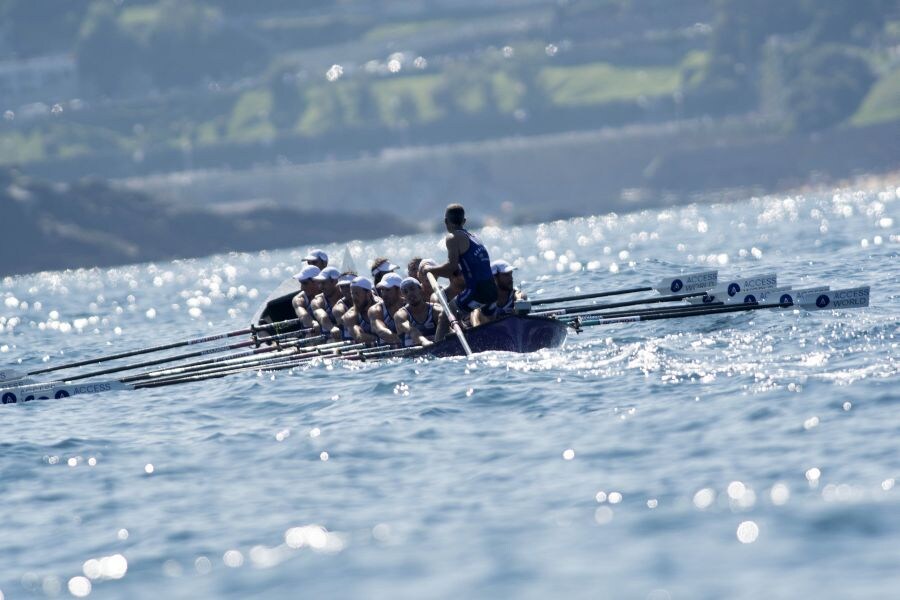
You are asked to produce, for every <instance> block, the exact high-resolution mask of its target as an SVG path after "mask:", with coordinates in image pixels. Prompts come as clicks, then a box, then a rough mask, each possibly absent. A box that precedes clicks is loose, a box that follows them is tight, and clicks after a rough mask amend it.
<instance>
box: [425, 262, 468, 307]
mask: <svg viewBox="0 0 900 600" xmlns="http://www.w3.org/2000/svg"><path fill="white" fill-rule="evenodd" d="M447 279H448V280H449V281H450V283H449V284H447V286H445V287H443V288H441V289H442V290H443V291H444V296H445V297H446V298H447V302H450V301H451V300H453V299H454V298H456V297H457V296H459V295H460V294H462V293H463V292H464V291H465V289H466V278H465V277H463V274H462V270H461V269H456V270H455V271H453V273H452V274H451V275H450V277H448V278H447ZM432 302H437V296H433V297H432Z"/></svg>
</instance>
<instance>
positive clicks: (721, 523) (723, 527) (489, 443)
mask: <svg viewBox="0 0 900 600" xmlns="http://www.w3.org/2000/svg"><path fill="white" fill-rule="evenodd" d="M898 196H900V189H897V190H895V189H893V188H890V189H882V190H876V191H873V192H859V191H841V192H837V193H834V194H830V193H829V194H818V195H811V196H809V197H775V198H765V199H752V200H747V201H744V202H741V203H737V204H732V205H714V206H691V207H687V208H682V209H673V210H664V211H649V212H642V213H638V214H634V215H626V216H619V217H616V216H605V217H597V218H584V219H576V220H572V221H566V222H557V223H550V224H544V225H539V226H537V227H522V228H514V229H492V228H488V229H486V230H485V231H484V232H483V233H484V235H483V237H484V238H485V240H486V242H487V243H488V244H489V246H490V249H491V252H492V256H494V257H495V258H498V257H503V258H506V259H509V260H511V261H515V263H516V264H517V265H519V266H520V270H519V271H518V273H517V277H518V278H519V279H520V280H524V281H525V284H524V287H525V288H526V289H527V290H528V291H530V292H531V294H532V295H533V296H538V295H541V294H544V295H557V294H560V293H563V292H567V291H572V290H581V291H587V290H598V289H608V288H618V287H625V286H633V285H643V284H645V283H648V282H653V281H656V280H658V279H659V278H661V277H663V276H666V275H669V274H674V273H676V272H677V270H678V269H680V268H688V269H696V268H707V267H709V266H711V265H714V266H717V267H719V268H720V269H721V271H722V273H723V275H724V274H729V275H730V274H736V273H748V274H752V273H761V272H763V271H768V270H773V269H774V270H777V272H778V273H779V277H780V282H782V283H786V284H794V285H803V284H830V285H832V286H837V287H846V286H853V285H863V284H871V285H872V286H873V288H872V304H873V306H872V307H871V308H868V309H864V310H857V311H852V312H849V311H848V312H843V313H832V312H816V313H806V312H802V311H793V310H788V311H771V312H769V311H756V312H754V313H749V314H743V315H724V316H721V315H720V316H715V317H703V318H697V319H690V320H677V321H674V320H673V321H655V322H651V323H638V324H630V325H617V326H614V327H609V328H606V329H599V328H595V329H593V330H589V331H587V332H585V333H584V334H581V335H580V336H573V337H571V338H570V340H569V342H568V343H567V344H566V346H565V347H564V348H563V349H560V350H555V351H549V352H545V353H543V354H539V355H531V356H519V355H509V354H486V355H480V356H478V357H477V359H476V360H474V361H473V362H471V363H467V361H465V360H463V359H444V360H431V361H411V360H406V361H394V362H390V363H382V364H366V365H364V366H362V367H360V366H358V365H354V366H352V367H348V366H342V365H336V366H334V365H333V366H328V365H325V364H318V365H314V366H312V367H309V368H306V369H303V370H298V371H296V372H294V373H291V374H286V373H279V374H277V375H275V376H272V375H271V374H264V375H259V376H258V375H243V376H237V377H233V378H229V379H223V380H216V381H209V382H204V383H196V384H190V385H185V386H182V387H172V388H163V389H158V390H142V391H133V392H117V393H111V394H103V395H97V396H80V397H74V398H70V399H67V400H60V401H48V402H34V403H31V404H28V405H21V406H3V407H0V422H2V433H0V443H2V454H3V457H2V462H0V464H2V472H0V493H2V498H3V505H4V510H3V511H2V517H0V590H2V593H3V595H4V596H5V598H20V597H43V596H55V595H63V596H65V595H68V594H70V593H75V594H79V595H85V594H88V595H89V596H90V597H102V598H162V597H166V598H196V597H221V598H238V597H247V596H250V597H273V596H282V597H301V596H305V597H316V596H318V597H326V598H327V597H351V596H355V597H365V598H379V597H398V598H423V597H431V598H457V597H520V598H538V597H563V596H567V597H581V598H587V597H591V598H595V597H617V598H618V597H622V598H653V599H657V600H659V599H663V598H724V597H728V598H761V597H767V598H798V597H813V596H816V597H876V596H878V597H887V596H890V595H891V594H892V593H895V590H896V589H897V587H898V585H900V553H898V542H900V490H898V489H894V481H895V478H896V477H898V476H900V452H898V450H897V443H898V442H897V439H898V433H900V390H898V383H900V379H898V364H900V361H898V356H900V353H898V341H900V340H898V333H900V332H898V324H900V302H898V294H900V278H898V260H897V257H898V247H900V235H898V227H897V225H898V223H900V215H898V210H897V209H898V205H900V202H898ZM326 249H327V250H329V251H330V252H331V253H332V255H333V256H335V257H338V260H339V257H340V255H341V253H342V252H341V250H342V247H338V246H334V247H330V248H326ZM306 250H307V248H305V247H302V248H297V249H296V250H295V251H280V252H269V253H261V254H258V255H257V254H254V255H248V254H235V255H228V256H218V257H214V258H210V259H204V260H190V261H176V262H173V263H166V264H146V265H138V266H134V267H127V268H116V269H109V270H103V271H98V270H93V271H79V272H67V273H44V274H39V275H34V276H28V277H18V278H12V279H6V280H4V281H3V282H2V286H0V315H2V317H0V332H2V338H0V359H2V364H3V365H6V366H15V365H16V364H17V363H18V362H19V361H21V362H22V366H21V368H27V367H32V368H33V367H36V366H37V365H41V364H42V361H47V362H49V363H53V362H59V361H68V360H74V359H76V358H79V357H87V356H94V355H97V354H102V353H103V352H111V351H119V350H125V349H130V348H136V347H140V346H144V345H153V344H160V343H164V342H167V341H171V340H174V339H182V338H184V337H187V336H193V335H199V334H205V333H209V332H214V331H224V330H229V329H237V328H240V327H243V326H244V325H245V324H246V323H247V322H248V319H249V318H250V315H251V314H252V312H253V310H254V309H255V308H256V305H257V303H258V302H259V301H260V300H261V299H262V298H263V297H264V296H265V295H266V294H267V293H268V291H269V290H270V289H272V288H274V287H275V286H276V285H277V284H278V283H279V282H280V281H281V280H282V279H283V278H285V277H286V276H288V275H290V274H291V273H292V272H293V271H294V270H295V268H296V266H297V264H298V262H299V258H300V257H301V256H303V252H305V251H306ZM354 250H355V251H356V256H357V259H358V261H359V262H360V263H361V262H362V261H361V260H360V259H361V258H362V257H374V256H376V255H387V256H389V257H391V258H392V259H394V261H395V262H399V261H404V262H405V261H406V260H407V259H408V258H410V257H411V256H412V255H413V254H419V255H426V256H427V255H433V256H438V255H439V247H438V240H437V238H434V237H415V238H392V239H385V240H379V241H377V242H374V243H365V244H356V245H355V246H354Z"/></svg>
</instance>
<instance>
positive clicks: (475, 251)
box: [459, 229, 494, 290]
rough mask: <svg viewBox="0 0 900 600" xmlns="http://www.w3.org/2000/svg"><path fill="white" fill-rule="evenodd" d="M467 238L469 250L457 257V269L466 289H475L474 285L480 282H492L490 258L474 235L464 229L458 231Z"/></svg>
mask: <svg viewBox="0 0 900 600" xmlns="http://www.w3.org/2000/svg"><path fill="white" fill-rule="evenodd" d="M460 231H462V232H463V233H464V234H466V237H467V238H469V249H468V250H466V251H465V252H463V253H462V254H460V255H459V268H460V270H461V271H462V274H463V277H464V278H465V280H466V287H467V288H469V289H470V290H471V289H475V285H476V284H477V283H479V282H481V281H493V280H494V274H493V273H492V272H491V257H490V256H488V251H487V248H485V247H484V244H482V243H481V240H479V239H478V237H476V236H475V235H474V234H471V233H469V232H468V231H466V230H465V229H460Z"/></svg>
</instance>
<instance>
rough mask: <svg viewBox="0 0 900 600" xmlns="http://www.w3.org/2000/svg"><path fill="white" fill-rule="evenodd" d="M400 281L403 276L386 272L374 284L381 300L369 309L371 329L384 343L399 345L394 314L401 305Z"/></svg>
mask: <svg viewBox="0 0 900 600" xmlns="http://www.w3.org/2000/svg"><path fill="white" fill-rule="evenodd" d="M401 283H403V278H402V277H400V276H399V275H397V274H396V273H387V274H386V275H385V276H384V277H382V278H381V281H380V282H378V285H377V286H376V287H377V288H378V290H379V295H380V296H381V302H378V303H377V304H375V305H374V306H372V308H370V309H369V322H370V323H371V324H372V331H373V333H375V335H377V336H378V337H379V339H380V340H381V342H382V343H384V344H389V345H400V336H398V335H397V326H396V324H395V323H394V314H395V313H396V312H397V311H398V310H400V308H401V307H402V306H403V298H401V296H400V284H401Z"/></svg>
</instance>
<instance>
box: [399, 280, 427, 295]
mask: <svg viewBox="0 0 900 600" xmlns="http://www.w3.org/2000/svg"><path fill="white" fill-rule="evenodd" d="M414 287H417V288H419V289H420V290H421V289H422V284H421V283H420V282H419V280H418V279H416V278H415V277H405V278H404V279H403V281H401V282H400V291H401V292H405V291H407V290H408V289H410V288H414Z"/></svg>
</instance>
